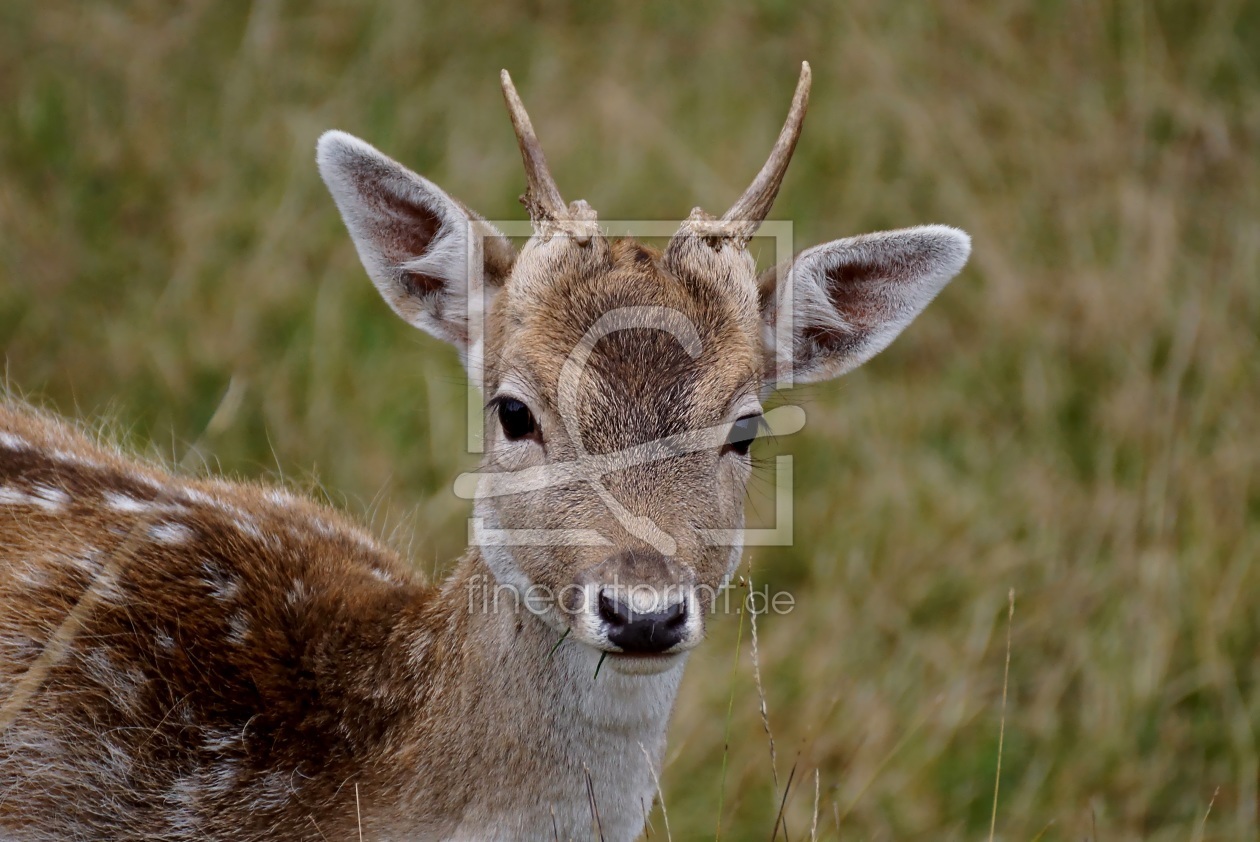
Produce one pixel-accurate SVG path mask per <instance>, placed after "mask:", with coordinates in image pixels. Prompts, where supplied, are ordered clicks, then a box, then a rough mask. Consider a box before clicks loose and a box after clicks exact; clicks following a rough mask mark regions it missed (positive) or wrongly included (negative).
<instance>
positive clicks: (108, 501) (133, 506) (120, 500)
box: [105, 491, 153, 514]
mask: <svg viewBox="0 0 1260 842" xmlns="http://www.w3.org/2000/svg"><path fill="white" fill-rule="evenodd" d="M105 506H106V508H109V509H113V510H114V511H116V512H127V513H128V514H138V513H140V512H144V511H148V510H149V509H150V508H152V507H153V504H152V503H149V502H146V501H144V500H137V499H136V498H135V497H132V496H130V495H128V494H119V493H118V492H117V491H106V492H105Z"/></svg>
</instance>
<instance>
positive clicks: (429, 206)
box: [316, 131, 516, 359]
mask: <svg viewBox="0 0 1260 842" xmlns="http://www.w3.org/2000/svg"><path fill="white" fill-rule="evenodd" d="M316 161H317V162H318V164H319V174H320V176H322V177H323V179H324V183H325V184H327V185H328V190H329V192H331V193H332V197H333V200H334V201H335V202H336V203H337V209H338V210H340V211H341V218H342V219H343V220H345V223H346V228H347V229H349V231H350V237H351V238H352V239H353V240H354V246H355V248H356V249H357V250H358V252H359V259H360V260H362V261H363V268H365V269H367V273H368V276H369V277H370V278H371V279H372V283H374V284H375V285H376V288H377V290H379V291H380V293H381V296H382V297H383V298H384V299H385V301H386V302H387V303H388V304H389V306H390V307H392V308H393V309H394V312H395V313H397V314H398V315H400V316H402V317H403V319H405V320H406V321H407V322H408V323H409V324H412V325H414V326H416V327H418V328H420V329H422V330H424V331H427V332H429V333H431V334H433V335H434V336H436V337H438V338H439V339H445V340H446V341H447V342H450V343H451V344H453V345H455V347H456V348H457V349H459V352H460V356H461V357H464V358H465V359H467V355H468V352H469V347H468V345H469V336H468V303H469V297H468V290H469V278H470V275H471V272H470V269H471V268H472V263H471V261H474V260H480V261H481V264H482V268H483V273H482V278H483V283H484V285H485V288H486V289H487V291H488V292H492V291H493V290H494V289H495V288H497V287H500V286H502V285H503V283H504V282H505V281H506V280H507V276H508V274H509V273H510V272H511V269H512V261H513V260H514V259H515V256H516V255H515V251H514V249H513V248H512V245H511V244H510V243H509V242H508V240H507V238H505V237H504V236H503V235H502V234H500V233H499V232H498V231H497V230H495V229H494V228H492V227H490V225H489V223H487V222H485V221H484V220H482V219H481V217H479V216H477V215H476V214H474V213H472V212H471V211H469V210H468V209H467V208H465V207H464V206H463V205H462V204H460V203H459V202H457V201H456V200H455V199H452V198H451V197H450V196H448V195H447V194H446V192H445V191H443V190H442V189H441V188H440V187H438V186H437V185H436V184H434V183H433V182H431V181H429V180H428V179H425V178H422V177H420V176H419V175H416V174H415V173H414V172H412V171H411V170H409V169H407V168H406V167H404V166H403V165H402V164H399V163H398V162H397V161H394V160H393V159H391V158H389V157H387V156H385V155H383V154H381V153H380V152H378V151H377V150H376V149H374V148H373V147H371V146H370V145H368V144H367V143H364V142H363V141H361V140H359V139H358V138H356V137H353V136H351V135H348V134H346V133H344V132H337V131H331V132H325V133H324V135H323V136H322V137H320V139H319V144H318V147H317V151H316ZM475 228H477V229H479V231H475V230H474V229H475Z"/></svg>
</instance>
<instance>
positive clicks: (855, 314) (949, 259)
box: [758, 225, 971, 383]
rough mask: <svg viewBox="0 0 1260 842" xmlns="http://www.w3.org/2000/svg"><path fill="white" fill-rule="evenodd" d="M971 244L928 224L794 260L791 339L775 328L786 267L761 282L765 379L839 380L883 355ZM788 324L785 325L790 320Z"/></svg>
mask: <svg viewBox="0 0 1260 842" xmlns="http://www.w3.org/2000/svg"><path fill="white" fill-rule="evenodd" d="M970 253H971V238H970V237H968V236H967V235H966V234H965V233H963V232H962V231H959V230H958V229H957V228H949V227H947V226H944V225H927V226H923V227H921V228H907V229H904V230H901V231H887V232H884V233H880V234H865V235H863V236H860V237H850V238H848V239H844V240H835V241H834V242H830V243H825V244H823V245H821V246H815V247H814V248H811V249H808V250H806V251H804V252H801V253H800V254H799V255H797V257H796V259H795V260H794V261H793V262H792V264H791V268H792V283H791V290H792V307H791V335H790V340H789V341H787V342H783V341H781V340H783V339H785V338H787V337H782V336H780V337H778V339H779V340H780V341H779V342H777V343H776V334H777V333H783V331H782V329H780V328H778V327H776V325H777V324H778V320H779V318H780V316H781V314H783V313H784V312H785V308H786V305H787V290H788V285H787V284H784V283H781V282H780V279H781V278H782V276H783V275H784V274H785V272H784V268H785V267H778V268H775V269H769V270H767V271H766V272H764V273H763V274H762V276H761V278H760V280H759V281H758V286H759V287H760V291H761V303H762V318H763V320H764V323H765V332H766V339H767V341H766V354H767V359H766V373H767V379H768V380H769V379H777V377H778V376H779V375H780V374H781V373H783V372H784V368H785V367H786V366H790V367H791V372H792V380H793V382H795V383H812V382H816V381H819V380H826V379H829V378H832V377H839V376H840V375H842V374H845V373H846V372H849V371H851V370H853V369H855V368H857V367H858V366H859V365H861V364H862V363H864V362H866V361H867V360H869V359H870V358H871V357H873V356H875V355H876V354H878V353H879V352H880V351H882V350H884V348H886V347H888V344H889V343H890V342H892V341H893V339H895V338H896V337H897V334H899V333H901V331H902V330H904V329H905V327H906V325H908V324H910V322H912V321H913V320H914V317H915V316H917V315H919V313H920V312H922V311H923V308H924V307H926V306H927V305H928V303H929V302H930V301H931V300H932V299H933V298H935V297H936V294H937V293H938V292H940V291H941V289H942V288H943V287H944V286H945V284H947V283H949V281H950V279H951V278H953V277H954V276H955V275H957V274H958V272H959V271H960V270H961V269H962V268H963V266H964V264H966V262H967V256H968V255H969V254H970ZM785 324H786V322H785Z"/></svg>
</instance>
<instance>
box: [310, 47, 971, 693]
mask: <svg viewBox="0 0 1260 842" xmlns="http://www.w3.org/2000/svg"><path fill="white" fill-rule="evenodd" d="M808 88H809V73H808V66H806V67H805V68H804V70H803V72H802V76H801V83H800V85H799V86H798V88H797V94H796V97H795V99H794V101H793V107H792V111H791V113H790V115H789V118H788V122H787V124H786V125H785V126H784V130H783V133H782V134H781V136H780V138H779V142H778V144H776V146H775V150H774V152H773V153H772V154H771V157H770V160H769V161H768V162H767V164H766V166H765V168H763V170H762V172H761V174H760V175H759V176H758V177H757V179H756V180H755V181H754V182H753V185H752V186H751V187H750V188H749V190H748V191H747V192H746V193H745V195H744V196H743V197H741V199H740V200H739V201H738V202H737V203H736V205H735V206H734V207H733V208H732V209H731V210H730V211H728V212H727V214H725V215H724V216H723V217H722V218H721V219H720V220H718V219H714V218H713V217H710V216H709V215H707V214H705V213H704V212H703V211H700V210H698V209H697V210H696V211H693V212H692V215H691V217H689V219H688V220H687V221H686V222H684V223H683V225H682V227H681V228H680V230H679V232H678V234H677V235H676V236H675V237H674V238H673V240H671V242H670V244H669V246H668V247H667V248H666V249H665V251H664V252H663V253H661V252H657V251H655V250H653V249H651V248H648V247H646V246H644V245H641V244H639V243H637V242H635V241H633V240H629V239H623V240H610V239H607V238H606V237H605V236H603V234H602V233H601V232H600V231H599V229H598V226H597V225H596V223H595V215H594V212H593V211H592V210H591V209H590V208H589V207H588V206H587V205H586V204H585V203H584V202H575V203H573V204H572V205H568V206H566V205H565V204H564V202H563V201H562V200H561V199H560V194H559V191H558V190H557V189H556V187H555V184H554V182H553V181H552V180H551V177H550V174H549V172H548V171H547V168H546V163H545V160H544V158H543V155H542V152H541V149H540V148H539V147H538V143H537V140H536V138H535V137H534V133H533V129H532V127H531V126H530V124H529V119H528V117H527V116H526V115H525V112H524V109H523V107H521V105H520V101H519V99H518V98H517V97H516V92H515V90H514V89H513V88H512V86H511V82H510V80H509V79H508V78H507V76H506V73H505V74H504V92H505V95H506V97H507V101H508V105H509V110H510V112H511V114H512V118H513V123H514V125H515V127H516V130H517V136H518V139H519V141H520V145H521V150H522V156H523V159H524V161H525V164H526V172H527V176H528V179H529V189H528V192H527V193H526V196H525V197H524V201H525V204H526V206H527V207H528V208H529V210H530V214H531V217H532V219H533V221H534V225H535V230H536V234H535V236H534V237H533V238H532V239H530V240H529V241H528V242H527V243H526V244H525V245H524V246H523V247H522V249H521V250H520V252H519V253H516V251H515V250H514V249H513V248H512V246H511V245H510V244H509V243H508V242H507V241H506V239H504V238H503V237H502V236H501V235H498V234H497V232H494V231H493V230H491V229H488V226H486V224H485V223H484V222H483V221H481V220H480V219H479V218H478V217H476V216H475V215H473V214H472V213H471V212H469V211H468V210H467V209H465V208H464V207H463V206H462V205H461V204H459V203H458V202H456V201H455V200H454V199H452V198H450V197H449V196H448V195H447V194H446V193H444V192H443V191H442V190H441V189H439V188H438V187H437V186H436V185H433V184H432V183H430V182H428V181H426V180H425V179H423V178H421V177H420V176H418V175H416V174H414V173H412V172H410V171H409V170H407V169H405V168H404V167H402V166H401V165H399V164H397V163H395V162H394V161H392V160H390V159H388V158H386V157H385V156H384V155H382V154H381V153H379V152H377V151H376V150H374V149H372V148H371V147H370V146H368V145H367V144H365V143H363V142H362V141H359V140H356V139H354V138H352V137H350V136H348V135H344V134H341V133H339V132H329V133H328V134H326V135H324V137H322V138H321V139H320V143H319V154H318V161H319V166H320V171H321V174H322V175H323V177H324V180H325V181H326V182H327V184H328V186H329V188H330V190H331V192H332V194H333V197H334V199H335V200H336V202H337V204H338V207H339V208H340V210H341V213H342V216H343V218H344V219H345V222H346V225H347V227H348V228H349V230H350V233H351V235H352V237H353V239H354V241H355V244H356V247H357V248H358V251H359V255H360V257H361V259H362V260H363V263H364V266H365V267H366V268H367V270H368V274H369V276H370V277H371V278H372V280H373V282H374V283H375V284H376V286H377V288H378V290H379V291H380V292H381V294H382V295H383V296H384V298H385V299H386V301H387V302H388V303H389V304H390V305H391V306H392V307H393V309H394V310H395V311H396V312H397V313H398V314H399V315H401V316H402V317H403V318H404V319H406V320H407V321H409V322H410V323H412V324H413V325H416V326H417V327H420V328H422V329H424V330H427V331H428V332H430V333H432V334H434V335H436V336H438V337H440V338H443V339H445V340H447V341H449V342H451V343H452V344H454V345H455V346H456V347H457V349H458V350H459V351H460V354H461V357H462V358H463V359H464V361H465V364H466V366H468V368H469V369H470V371H476V372H479V373H482V374H483V378H482V382H483V383H484V385H485V399H486V419H485V425H486V426H485V430H486V436H485V442H486V456H485V461H484V464H483V468H482V472H481V478H480V481H479V483H478V493H477V495H476V503H475V507H474V516H475V518H476V524H477V531H478V543H479V544H480V547H481V551H482V554H483V557H484V558H485V560H486V562H487V563H488V565H489V567H490V569H491V570H492V571H493V573H494V575H495V577H496V579H497V580H498V583H499V584H500V585H503V586H506V587H508V588H512V589H515V591H516V592H517V593H519V594H524V595H525V604H526V605H528V606H530V607H531V608H533V609H534V610H535V613H537V614H538V616H539V617H541V618H542V619H543V620H544V621H545V622H547V623H549V624H551V625H552V626H553V627H554V628H555V629H556V630H557V631H559V632H562V633H566V634H567V633H572V634H573V636H574V637H575V638H576V639H578V640H580V641H581V642H583V643H585V644H587V645H589V646H591V647H594V648H595V649H598V650H602V651H603V652H608V653H613V655H614V658H613V665H614V668H616V669H618V670H619V671H623V672H655V671H659V670H661V669H665V668H668V667H669V666H670V665H671V664H672V663H673V662H675V661H676V660H677V656H678V655H679V654H681V653H682V652H684V651H686V650H688V649H690V648H691V647H693V646H694V645H696V643H698V642H699V641H700V639H701V638H702V637H703V631H704V623H703V620H704V615H705V613H706V611H707V610H708V609H709V608H710V606H711V602H712V599H713V597H714V595H715V594H716V592H717V590H718V589H719V588H720V587H721V586H722V585H723V584H724V583H725V581H726V579H727V578H728V577H729V576H730V575H731V573H732V572H733V570H734V568H735V565H736V564H737V563H738V561H739V556H740V552H741V549H742V547H741V542H740V539H739V537H738V536H739V531H740V530H741V529H742V527H743V504H742V500H743V494H744V488H745V484H746V482H747V480H748V477H749V475H750V472H751V465H750V460H749V453H748V445H749V444H750V442H751V439H752V438H753V437H754V436H755V434H756V432H757V430H758V428H759V426H760V423H761V415H762V407H761V404H760V398H761V397H762V396H763V393H764V391H765V386H766V383H767V382H768V381H769V380H771V379H773V377H774V375H775V373H776V372H777V371H778V370H779V368H780V367H781V366H784V365H790V366H792V369H793V374H794V379H795V380H796V381H797V382H808V381H811V380H819V379H824V378H827V377H832V376H836V375H839V374H842V373H844V372H846V371H848V370H850V369H852V368H853V367H855V366H857V365H860V364H861V363H862V362H864V361H865V360H867V359H869V358H870V357H871V356H873V355H874V354H875V353H877V352H878V351H880V350H881V349H882V348H884V347H885V346H886V345H887V344H888V343H889V342H890V341H891V340H892V339H893V338H894V337H895V336H896V335H897V334H898V333H899V332H900V331H901V330H902V329H903V328H904V327H905V326H906V325H907V324H908V323H909V322H910V321H911V320H912V319H913V318H914V316H916V315H917V314H918V313H919V312H920V311H921V310H922V309H923V307H925V306H926V305H927V303H928V302H929V301H930V300H931V299H932V297H933V296H935V294H936V293H937V292H938V291H939V290H940V288H941V287H943V286H944V284H945V283H946V282H948V280H949V279H950V278H952V277H953V276H954V275H955V274H956V273H957V272H958V271H959V270H960V269H961V268H962V266H963V264H964V263H965V261H966V258H967V254H968V251H969V241H968V239H967V237H966V235H965V234H963V233H962V232H959V231H956V230H955V229H952V228H945V227H941V226H929V227H924V228H917V229H909V230H906V231H899V232H890V233H884V234H875V235H867V236H865V237H856V238H851V239H847V240H838V241H835V242H832V243H828V244H826V245H823V246H819V247H816V248H813V249H810V250H808V251H806V252H803V253H802V254H800V255H799V256H798V257H797V258H796V259H795V260H794V261H790V262H789V263H787V264H784V265H783V266H780V267H777V268H776V269H774V270H770V271H769V272H767V273H765V274H763V276H762V277H760V278H758V277H757V276H756V274H755V270H754V264H753V261H752V259H751V257H750V256H749V254H748V252H747V250H746V249H745V244H746V243H747V240H748V239H749V238H750V237H751V236H752V235H753V233H754V232H755V230H756V227H757V225H758V224H759V223H760V222H761V220H762V219H763V218H764V217H765V215H766V213H767V212H768V210H769V207H770V203H771V202H772V201H773V198H774V194H775V193H776V192H777V190H778V186H779V183H780V181H781V179H782V176H783V171H784V169H785V168H786V165H787V160H788V158H789V157H790V155H791V151H792V148H793V147H794V145H795V142H796V137H797V135H798V134H799V130H800V124H801V119H802V118H803V117H804V112H805V105H806V100H807V97H808ZM470 269H471V270H475V271H470ZM788 271H790V272H791V277H792V279H793V281H792V283H791V284H790V285H788V284H783V283H780V282H779V279H780V278H783V277H785V275H786V274H787V272H788ZM474 275H475V276H477V277H478V278H479V279H480V281H481V284H473V285H472V286H473V288H478V287H481V288H484V290H485V291H486V298H485V300H484V301H472V302H470V300H469V289H470V278H471V277H472V276H474ZM789 290H790V291H791V300H790V302H789V301H788V298H787V296H788V291H789ZM788 303H790V304H791V305H792V310H793V333H792V337H791V340H790V342H789V343H788V344H787V346H786V347H778V346H775V345H774V343H773V341H772V337H773V336H774V335H775V332H774V331H773V330H772V329H771V328H772V326H773V324H774V320H775V318H776V315H777V313H778V312H779V311H780V310H781V309H782V308H783V307H784V306H785V305H786V304H788ZM470 304H471V306H472V307H473V308H474V309H475V308H476V307H479V306H480V307H484V308H485V318H484V319H482V320H478V321H479V323H482V324H484V333H483V334H482V335H472V333H473V331H471V330H470V326H471V324H472V322H471V321H470V320H469V319H468V312H469V309H470Z"/></svg>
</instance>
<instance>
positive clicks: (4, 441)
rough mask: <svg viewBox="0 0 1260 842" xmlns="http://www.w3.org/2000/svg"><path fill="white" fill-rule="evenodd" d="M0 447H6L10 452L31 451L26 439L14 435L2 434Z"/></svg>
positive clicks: (0, 433)
mask: <svg viewBox="0 0 1260 842" xmlns="http://www.w3.org/2000/svg"><path fill="white" fill-rule="evenodd" d="M0 447H6V448H8V449H9V450H30V449H31V445H30V442H28V441H27V440H26V439H24V438H22V437H21V436H18V435H14V434H13V433H5V432H0Z"/></svg>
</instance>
